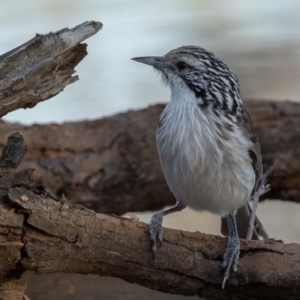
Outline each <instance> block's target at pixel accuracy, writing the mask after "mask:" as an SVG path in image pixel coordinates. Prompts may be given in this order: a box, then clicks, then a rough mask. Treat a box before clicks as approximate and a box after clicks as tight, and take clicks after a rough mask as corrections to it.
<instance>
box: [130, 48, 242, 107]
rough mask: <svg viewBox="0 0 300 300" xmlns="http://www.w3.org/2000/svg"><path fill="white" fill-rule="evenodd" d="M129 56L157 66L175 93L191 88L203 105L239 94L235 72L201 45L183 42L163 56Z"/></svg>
mask: <svg viewBox="0 0 300 300" xmlns="http://www.w3.org/2000/svg"><path fill="white" fill-rule="evenodd" d="M132 59H133V60H135V61H138V62H141V63H144V64H147V65H151V66H153V67H154V68H155V69H156V70H158V71H159V72H160V73H161V75H162V79H163V82H164V83H166V84H167V85H168V86H170V88H171V90H172V92H174V93H176V94H177V95H178V94H182V93H186V92H187V91H189V92H192V93H193V94H194V95H195V97H196V98H197V99H198V101H199V102H200V103H202V104H204V105H208V104H209V103H213V104H215V105H224V104H223V102H224V101H226V102H227V100H228V99H229V98H235V97H239V84H238V79H237V77H236V76H235V74H234V73H233V72H232V71H231V70H230V69H229V68H228V66H227V65H226V64H225V63H223V62H222V61H221V60H220V59H219V58H217V57H216V56H215V55H214V54H213V53H211V52H209V51H207V50H205V49H203V48H201V47H197V46H183V47H180V48H176V49H174V50H172V51H170V52H168V53H167V54H165V55H164V56H146V57H135V58H132ZM234 93H236V95H234ZM230 94H231V95H230ZM228 101H229V102H231V101H230V100H228ZM227 104H231V103H226V104H225V106H226V105H227Z"/></svg>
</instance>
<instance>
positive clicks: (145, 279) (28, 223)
mask: <svg viewBox="0 0 300 300" xmlns="http://www.w3.org/2000/svg"><path fill="white" fill-rule="evenodd" d="M15 140H16V139H11V142H14V141H15ZM8 148H9V147H8ZM10 148H12V147H10ZM15 157H17V156H15ZM5 179H6V180H5ZM1 180H2V181H1V185H0V197H1V202H0V245H1V251H0V256H1V257H2V258H1V260H0V261H1V264H0V282H2V284H1V286H0V298H1V297H2V298H1V299H5V300H7V299H22V298H20V297H21V296H20V295H22V293H23V290H24V284H23V285H22V284H21V283H16V282H14V281H13V279H14V278H19V277H20V276H21V274H22V273H23V272H24V271H26V270H31V271H35V272H36V273H37V274H46V273H54V272H65V273H81V274H98V275H101V276H113V277H119V278H122V279H124V280H126V281H128V282H132V283H137V284H139V285H143V286H145V287H148V288H151V289H155V290H159V291H163V292H167V293H172V294H182V295H187V296H191V295H198V296H199V297H204V298H208V299H233V298H235V299H274V300H276V299H299V297H300V246H299V245H296V244H289V245H285V244H283V243H282V242H279V241H274V240H268V241H242V248H241V259H240V262H239V271H238V272H237V273H236V274H234V275H232V277H231V279H230V280H229V282H228V285H227V286H226V288H225V290H222V289H221V281H222V270H221V263H222V254H223V251H224V249H225V246H226V239H224V238H221V237H218V236H212V235H206V234H202V233H200V232H195V233H189V232H184V231H180V230H173V229H168V228H165V229H164V240H163V243H162V246H161V248H159V249H158V251H157V253H156V255H155V258H153V254H152V253H151V251H150V239H149V233H148V226H147V225H146V224H145V223H143V222H139V221H136V220H134V219H126V218H121V217H115V216H107V215H103V214H98V213H96V212H94V211H90V210H88V209H86V208H84V207H82V206H79V205H72V204H70V203H69V202H68V201H67V200H66V199H62V200H60V201H57V199H53V196H52V194H51V193H49V192H48V191H47V190H46V189H44V188H43V187H41V186H36V183H35V182H34V178H33V176H32V170H23V171H17V172H12V171H11V169H9V170H7V171H6V170H2V171H1ZM14 283H16V285H17V287H14V286H13V285H12V284H14ZM20 284H21V285H20ZM12 286H13V288H12ZM14 289H17V290H14ZM1 293H2V294H1ZM9 296H10V297H12V298H9ZM17 296H18V297H19V298H17Z"/></svg>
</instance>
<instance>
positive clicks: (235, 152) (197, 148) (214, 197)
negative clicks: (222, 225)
mask: <svg viewBox="0 0 300 300" xmlns="http://www.w3.org/2000/svg"><path fill="white" fill-rule="evenodd" d="M185 91H186V89H185ZM179 95H181V96H180V97H179ZM183 95H185V96H183ZM197 100H198V99H196V98H195V96H194V95H193V93H191V92H187V91H186V92H185V93H182V91H178V93H177V92H176V91H172V97H171V101H170V103H169V104H168V105H167V107H166V108H165V110H164V111H163V113H162V116H161V122H160V126H159V128H158V131H157V138H156V139H157V148H158V152H159V156H160V161H161V164H162V168H163V171H164V174H165V177H166V181H167V183H168V186H169V188H170V189H171V191H172V192H173V194H174V195H175V197H176V199H177V200H179V201H181V202H183V203H184V204H186V205H187V206H189V207H191V208H193V209H195V210H198V211H209V212H211V213H214V214H218V215H226V214H227V213H228V212H230V211H235V210H237V209H238V208H240V207H241V206H243V205H244V204H245V203H246V202H247V201H248V200H249V198H250V194H251V191H252V189H253V187H254V182H255V174H254V171H253V168H252V167H251V163H250V159H249V155H248V149H249V141H248V140H247V139H246V138H245V137H244V136H243V134H242V132H241V131H240V129H239V128H238V127H237V125H235V124H233V123H231V121H229V120H228V119H227V118H225V116H223V115H221V117H220V118H218V117H217V116H216V115H215V114H214V113H213V110H212V107H211V106H208V107H201V105H198V104H197ZM198 103H199V100H198ZM229 125H230V126H229Z"/></svg>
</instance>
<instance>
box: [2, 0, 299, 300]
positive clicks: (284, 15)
mask: <svg viewBox="0 0 300 300" xmlns="http://www.w3.org/2000/svg"><path fill="white" fill-rule="evenodd" d="M0 5H1V9H0V20H1V31H0V38H1V43H0V54H2V53H4V52H6V51H9V50H11V49H12V48H14V47H16V46H18V45H20V44H22V43H23V42H26V41H27V40H29V39H31V38H32V37H33V36H34V35H35V34H36V33H40V34H44V33H48V32H50V31H56V30H59V29H62V28H64V27H69V28H71V27H74V26H76V25H78V24H80V23H82V22H84V21H87V20H96V21H101V22H102V23H103V24H104V27H103V29H102V30H101V31H100V32H99V33H98V34H97V35H95V36H93V37H92V38H90V39H88V40H87V41H86V42H87V43H88V52H89V55H88V56H87V57H86V58H85V59H84V60H83V61H82V62H81V63H80V65H79V66H78V67H77V74H78V75H79V77H80V80H79V81H77V82H76V83H74V84H72V85H71V86H68V87H67V88H66V89H65V91H64V92H62V93H61V94H59V95H58V96H56V97H55V98H52V99H50V100H48V101H46V102H44V103H41V104H38V105H37V106H36V107H35V108H33V109H28V110H18V111H16V112H13V113H10V114H8V115H7V116H5V117H4V119H5V120H6V121H13V122H21V123H24V124H33V123H48V122H59V123H61V122H64V121H77V120H83V119H95V118H99V117H103V116H107V115H112V114H115V113H118V112H122V111H126V110H128V109H138V108H143V107H147V106H148V105H150V104H153V103H159V102H167V101H168V99H169V91H168V90H167V89H166V88H165V87H163V86H162V85H161V84H160V83H159V79H158V77H157V76H156V73H154V72H153V71H152V70H151V69H150V68H148V67H146V66H143V65H141V64H138V63H136V62H133V61H131V60H130V58H131V57H135V56H144V55H145V56H146V55H163V54H165V53H166V52H168V51H169V50H171V49H173V48H175V47H178V46H182V45H200V46H202V47H204V48H206V49H208V50H210V51H212V52H214V53H215V54H216V55H217V56H219V57H220V58H221V59H222V60H224V61H225V62H226V63H227V64H228V65H229V66H230V67H231V68H232V69H233V70H234V71H235V72H236V74H237V76H238V77H239V79H240V83H241V91H242V95H243V97H244V98H268V99H276V100H283V99H290V100H299V99H300V84H299V83H300V82H299V81H300V18H299V12H300V2H299V1H297V0H286V1H274V0H273V1H272V0H264V1H260V0H252V1H239V0H227V1H218V0H159V1H158V0H153V1H147V0H139V1H137V0H136V1H134V0H132V1H130V0H123V1H117V0H106V1H105V0H85V1H83V0H63V1H62V0H60V1H59V0H51V1H50V0H48V1H46V0H26V1H24V0H23V1H21V0H13V1H8V0H1V2H0ZM141 201H142V199H141ZM258 215H259V216H260V218H261V219H262V221H263V223H264V225H265V227H266V229H267V231H268V232H269V235H270V236H271V237H274V238H276V239H282V240H283V241H284V242H287V243H290V242H296V243H300V231H299V228H300V206H299V205H297V204H295V203H281V202H280V201H265V202H264V203H262V204H261V205H260V206H259V210H258ZM138 216H139V217H140V219H141V220H144V221H147V222H148V221H149V219H150V216H151V214H150V213H142V214H138ZM164 225H165V226H167V227H173V228H178V229H184V230H190V231H196V230H198V231H202V232H206V233H213V234H219V218H216V217H213V216H211V215H209V214H199V213H194V212H191V211H189V210H187V209H186V210H185V211H183V212H181V213H177V214H173V215H171V216H168V217H166V218H165V221H164ZM23 278H24V280H28V282H29V287H28V296H30V297H31V298H32V299H59V300H60V299H154V298H155V299H182V298H184V297H181V296H171V295H166V294H162V293H158V292H154V291H150V290H147V289H144V288H140V287H136V286H135V287H134V288H133V285H131V284H127V283H124V282H123V281H120V280H118V279H109V278H100V277H97V276H81V275H47V276H46V277H42V276H35V275H33V274H31V273H27V274H25V276H24V277H23ZM83 295H84V296H83Z"/></svg>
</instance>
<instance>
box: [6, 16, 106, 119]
mask: <svg viewBox="0 0 300 300" xmlns="http://www.w3.org/2000/svg"><path fill="white" fill-rule="evenodd" d="M101 28H102V24H101V23H100V22H95V21H89V22H85V23H83V24H80V25H78V26H76V27H74V28H73V29H68V28H65V29H62V30H60V31H57V32H54V33H52V32H50V33H48V34H46V35H41V34H37V35H36V37H34V38H33V39H31V40H30V41H28V42H27V43H25V44H23V45H21V46H19V47H17V48H15V49H13V50H11V51H9V52H7V53H5V54H3V55H1V56H0V70H1V75H0V117H2V116H3V115H5V114H7V113H8V112H10V111H13V110H16V109H18V108H28V107H34V106H35V105H36V104H37V103H38V102H40V101H44V100H47V99H49V98H51V97H53V96H55V95H56V94H58V93H60V92H61V91H62V90H63V89H64V88H65V87H66V86H67V85H68V84H70V83H73V82H74V81H76V80H78V76H72V75H73V74H74V73H75V70H74V68H75V67H76V65H77V64H78V63H79V62H80V61H81V60H82V59H83V58H84V57H85V56H86V55H87V51H86V44H80V43H81V42H82V41H83V40H85V39H87V38H89V37H90V36H92V35H94V34H96V33H97V32H98V31H99V30H100V29H101Z"/></svg>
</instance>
